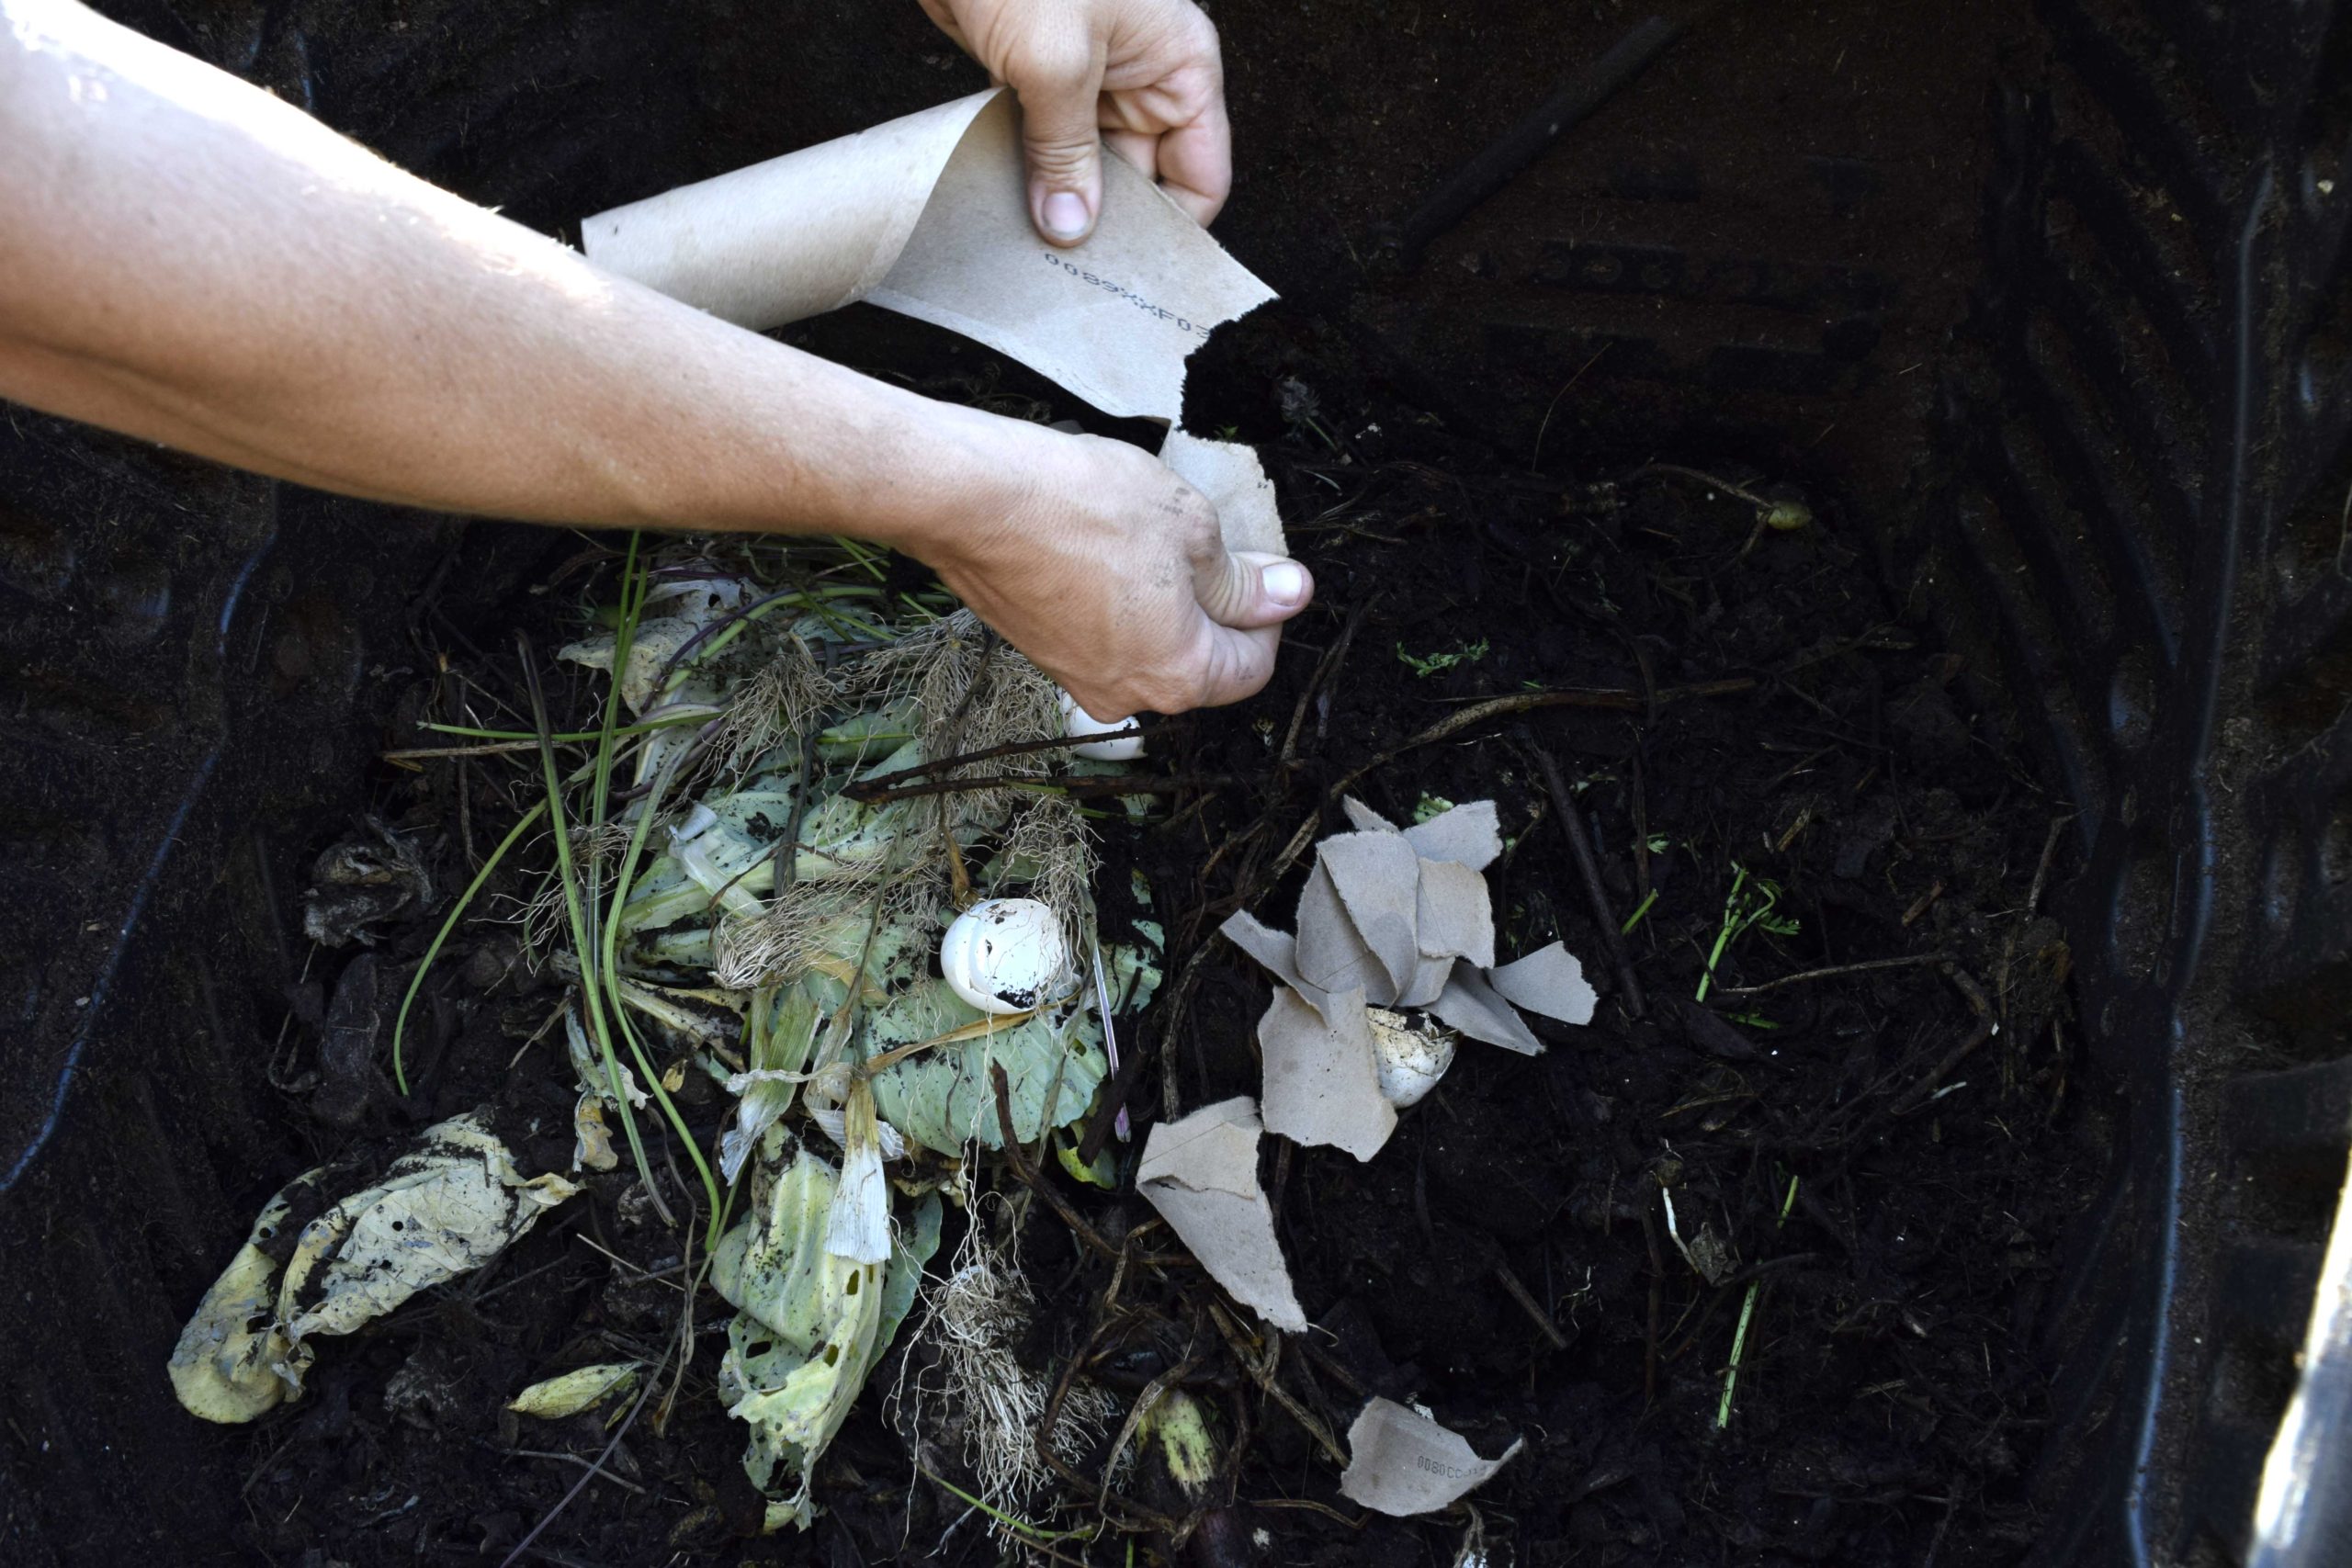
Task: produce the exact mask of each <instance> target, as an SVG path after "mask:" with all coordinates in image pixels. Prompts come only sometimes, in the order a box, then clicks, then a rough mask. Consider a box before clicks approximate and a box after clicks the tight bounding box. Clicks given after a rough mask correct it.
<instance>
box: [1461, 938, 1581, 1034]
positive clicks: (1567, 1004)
mask: <svg viewBox="0 0 2352 1568" xmlns="http://www.w3.org/2000/svg"><path fill="white" fill-rule="evenodd" d="M1487 979H1489V980H1491V981H1493V982H1494V986H1495V990H1496V992H1497V993H1498V995H1500V996H1501V997H1502V998H1503V999H1504V1000H1505V1001H1507V1002H1509V1003H1510V1004H1511V1006H1513V1007H1517V1008H1524V1009H1526V1010H1528V1011H1529V1012H1540V1013H1542V1014H1543V1015H1544V1017H1545V1018H1556V1019H1558V1020H1559V1021H1561V1022H1562V1023H1576V1024H1585V1023H1590V1022H1591V1021H1592V1010H1593V1008H1594V1007H1595V1005H1597V1004H1598V1003H1599V1001H1600V998H1599V997H1597V996H1595V995H1594V994H1593V989H1592V986H1591V983H1590V982H1589V981H1588V980H1586V979H1585V977H1584V965H1583V964H1580V963H1578V962H1577V958H1576V955H1575V954H1574V953H1570V952H1569V951H1568V950H1567V949H1566V947H1563V946H1562V945H1560V943H1558V942H1554V943H1552V945H1551V946H1549V947H1539V948H1537V949H1536V950H1535V951H1534V952H1532V953H1529V954H1528V955H1527V956H1526V957H1524V958H1521V959H1520V960H1518V961H1517V962H1516V963H1511V964H1504V965H1503V966H1502V967H1501V968H1499V969H1496V970H1494V971H1492V972H1491V973H1489V974H1488V975H1487Z"/></svg>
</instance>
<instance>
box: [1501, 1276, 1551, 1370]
mask: <svg viewBox="0 0 2352 1568" xmlns="http://www.w3.org/2000/svg"><path fill="white" fill-rule="evenodd" d="M1495 1278H1496V1279H1498V1280H1501V1281H1502V1282H1503V1289H1504V1290H1506V1291H1508V1292H1510V1299H1511V1300H1513V1301H1515V1302H1517V1303H1519V1307H1520V1310H1521V1312H1523V1313H1525V1314H1527V1316H1528V1320H1529V1321H1530V1322H1532V1323H1533V1324H1534V1325H1535V1326H1536V1327H1538V1328H1540V1329H1542V1330H1543V1331H1544V1338H1546V1339H1549V1340H1550V1341H1551V1342H1552V1348H1554V1349H1555V1350H1565V1349H1566V1348H1568V1339H1567V1336H1566V1335H1565V1334H1562V1333H1561V1332H1560V1326H1559V1325H1557V1324H1555V1323H1554V1322H1553V1321H1552V1314H1550V1313H1548V1312H1545V1311H1544V1306H1543V1303H1540V1302H1538V1301H1537V1300H1536V1299H1535V1298H1534V1297H1533V1296H1531V1295H1529V1294H1528V1293H1527V1287H1526V1286H1525V1285H1522V1284H1521V1283H1520V1282H1519V1276H1518V1275H1516V1274H1514V1273H1512V1272H1511V1271H1510V1264H1508V1263H1498V1264H1496V1265H1495Z"/></svg>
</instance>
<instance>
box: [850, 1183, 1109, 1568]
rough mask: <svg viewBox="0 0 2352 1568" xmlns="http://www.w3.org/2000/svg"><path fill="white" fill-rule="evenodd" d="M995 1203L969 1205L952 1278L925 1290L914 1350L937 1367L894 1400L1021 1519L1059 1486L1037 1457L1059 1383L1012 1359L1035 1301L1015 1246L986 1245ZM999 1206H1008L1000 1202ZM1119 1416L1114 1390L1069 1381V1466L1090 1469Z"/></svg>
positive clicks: (1058, 1438) (1058, 1435) (1065, 1432)
mask: <svg viewBox="0 0 2352 1568" xmlns="http://www.w3.org/2000/svg"><path fill="white" fill-rule="evenodd" d="M968 1180H969V1178H968V1177H967V1181H968ZM967 1190H968V1189H967ZM989 1201H990V1200H986V1199H979V1200H975V1201H973V1203H972V1207H971V1214H972V1225H971V1228H970V1230H968V1231H967V1233H966V1234H965V1237H964V1241H963V1245H962V1246H960V1247H957V1248H956V1257H955V1259H954V1261H953V1262H952V1263H951V1265H950V1266H949V1269H948V1272H947V1274H946V1276H945V1277H944V1279H940V1280H935V1281H934V1280H925V1282H924V1289H923V1297H922V1299H923V1304H924V1306H925V1307H926V1308H927V1309H928V1310H927V1313H926V1315H925V1317H924V1321H923V1326H922V1333H921V1334H920V1335H919V1336H918V1337H917V1341H916V1343H917V1345H918V1346H919V1347H921V1346H927V1347H928V1348H930V1349H931V1351H932V1353H933V1366H932V1367H931V1368H930V1369H929V1370H927V1371H924V1372H922V1373H919V1374H918V1373H910V1372H906V1371H902V1372H901V1374H900V1382H899V1387H898V1388H897V1389H896V1390H894V1391H893V1392H892V1393H891V1396H890V1397H891V1402H892V1403H893V1404H898V1403H899V1402H900V1401H905V1402H907V1407H908V1413H909V1416H910V1425H911V1428H912V1430H913V1431H914V1432H915V1433H916V1434H917V1435H918V1436H919V1437H920V1438H922V1439H924V1440H935V1441H938V1442H940V1443H941V1446H942V1447H944V1448H945V1449H946V1450H948V1451H950V1452H956V1451H959V1450H960V1452H961V1454H962V1457H963V1460H964V1462H965V1464H966V1466H967V1468H968V1469H969V1470H970V1472H971V1474H972V1478H973V1483H974V1487H975V1493H974V1495H976V1496H978V1498H979V1499H980V1501H982V1502H983V1503H985V1504H987V1505H988V1506H989V1507H991V1508H994V1509H997V1510H999V1511H1000V1512H1002V1513H1005V1514H1010V1515H1013V1516H1015V1517H1019V1516H1021V1515H1022V1514H1023V1511H1024V1510H1026V1509H1027V1508H1029V1507H1030V1506H1032V1505H1033V1504H1034V1502H1035V1499H1036V1498H1037V1497H1038V1495H1040V1493H1041V1492H1042V1491H1044V1490H1045V1489H1046V1487H1047V1486H1048V1485H1049V1484H1050V1483H1052V1482H1053V1480H1054V1472H1053V1471H1052V1470H1051V1468H1049V1467H1048V1466H1047V1465H1046V1462H1045V1461H1043V1460H1041V1459H1039V1458H1038V1457H1037V1450H1036V1442H1035V1433H1036V1431H1037V1428H1038V1427H1039V1426H1040V1425H1041V1424H1042V1423H1043V1422H1044V1420H1045V1418H1046V1405H1047V1404H1048V1403H1050V1402H1051V1401H1052V1399H1053V1396H1054V1385H1053V1382H1052V1381H1051V1380H1050V1379H1048V1378H1046V1377H1045V1376H1043V1375H1042V1374H1040V1373H1037V1372H1033V1371H1030V1370H1029V1369H1028V1368H1026V1367H1024V1366H1023V1365H1022V1364H1021V1363H1020V1361H1019V1360H1018V1359H1015V1358H1014V1356H1013V1354H1012V1345H1014V1344H1015V1343H1016V1342H1018V1341H1019V1340H1020V1338H1021V1337H1023V1335H1024V1334H1026V1333H1027V1332H1028V1328H1029V1323H1030V1317H1031V1314H1032V1313H1033V1312H1034V1311H1035V1305H1036V1303H1035V1299H1034V1298H1033V1297H1032V1296H1031V1294H1030V1292H1029V1286H1028V1282H1027V1281H1026V1280H1024V1279H1023V1277H1022V1274H1021V1269H1020V1262H1019V1256H1018V1252H1017V1249H1016V1247H1015V1246H1014V1244H1013V1242H1012V1240H1011V1239H1010V1238H1009V1237H1008V1239H1007V1240H1006V1241H1005V1242H1004V1243H1002V1244H1001V1245H997V1244H992V1243H990V1242H989V1240H988V1239H987V1237H986V1235H985V1233H986V1231H987V1229H988V1224H987V1221H986V1215H985V1214H984V1213H983V1210H984V1208H985V1207H986V1205H987V1203H988V1202H989ZM993 1201H995V1202H996V1203H997V1204H998V1206H999V1207H1001V1206H1002V1200H1001V1199H996V1200H993ZM916 1359H917V1358H915V1357H912V1356H910V1357H909V1358H908V1359H907V1361H906V1362H905V1363H904V1365H905V1366H907V1367H912V1366H913V1365H914V1364H915V1361H916ZM1118 1413H1119V1406H1118V1401H1117V1400H1116V1399H1114V1397H1113V1396H1112V1395H1111V1393H1109V1392H1108V1391H1106V1390H1105V1389H1103V1387H1102V1386H1101V1385H1099V1384H1097V1383H1093V1382H1088V1381H1087V1380H1086V1379H1084V1378H1077V1379H1073V1380H1072V1381H1071V1382H1070V1385H1069V1389H1068V1391H1067V1392H1065V1393H1063V1395H1062V1403H1061V1409H1060V1412H1059V1414H1058V1416H1057V1419H1056V1421H1055V1423H1054V1431H1053V1439H1052V1440H1053V1448H1054V1452H1055V1454H1056V1455H1057V1457H1058V1458H1059V1459H1060V1460H1061V1461H1062V1462H1063V1463H1065V1464H1069V1465H1071V1466H1077V1465H1080V1464H1083V1463H1085V1462H1086V1461H1087V1460H1088V1458H1089V1457H1090V1456H1091V1455H1092V1454H1093V1453H1094V1452H1095V1451H1096V1450H1098V1449H1099V1448H1100V1446H1101V1444H1102V1442H1103V1437H1104V1434H1105V1433H1106V1432H1108V1430H1109V1429H1110V1427H1111V1424H1112V1421H1113V1420H1114V1417H1116V1416H1117V1415H1118ZM992 1528H993V1527H992Z"/></svg>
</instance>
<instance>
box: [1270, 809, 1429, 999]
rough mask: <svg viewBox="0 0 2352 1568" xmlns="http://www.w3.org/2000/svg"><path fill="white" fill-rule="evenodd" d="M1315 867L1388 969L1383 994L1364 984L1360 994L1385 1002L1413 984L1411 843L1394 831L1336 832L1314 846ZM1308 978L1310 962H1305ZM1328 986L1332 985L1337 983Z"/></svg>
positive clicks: (1416, 866) (1415, 901) (1416, 953)
mask: <svg viewBox="0 0 2352 1568" xmlns="http://www.w3.org/2000/svg"><path fill="white" fill-rule="evenodd" d="M1315 859H1316V866H1317V870H1319V871H1322V872H1324V873H1327V874H1329V877H1330V884H1331V886H1332V887H1333V888H1334V889H1335V890H1336V891H1337V892H1338V893H1339V895H1340V904H1341V905H1342V906H1343V907H1344V908H1346V910H1347V918H1348V919H1349V921H1350V922H1351V923H1352V924H1353V925H1354V927H1355V933H1356V935H1357V936H1358V937H1360V938H1361V939H1363V944H1364V945H1365V946H1366V947H1368V948H1370V949H1372V951H1373V952H1374V953H1375V954H1376V955H1378V957H1379V959H1380V964H1381V967H1382V968H1384V969H1385V970H1387V971H1388V980H1389V984H1388V986H1387V987H1385V991H1386V996H1385V997H1383V996H1375V995H1374V991H1373V988H1372V987H1369V986H1367V987H1364V998H1365V999H1366V1000H1368V1001H1372V1002H1374V1003H1379V1002H1384V1001H1385V1000H1386V999H1387V998H1389V997H1394V996H1396V995H1397V993H1398V992H1399V991H1402V990H1403V989H1404V988H1405V987H1407V986H1409V985H1410V984H1412V980H1413V972H1414V970H1415V969H1417V968H1419V965H1420V961H1421V951H1420V944H1419V940H1418V939H1417V938H1416V936H1415V934H1414V932H1415V928H1416V927H1417V926H1418V925H1419V920H1420V886H1421V865H1420V861H1419V859H1418V858H1417V857H1416V856H1415V855H1414V853H1413V850H1412V846H1411V845H1409V844H1408V843H1407V842H1406V840H1404V839H1403V838H1402V837H1401V836H1399V835H1397V834H1395V833H1340V834H1337V835H1335V836H1333V837H1331V838H1329V839H1326V840H1323V842H1322V843H1321V844H1320V845H1318V846H1317V850H1316V857H1315ZM1299 916H1300V918H1299V927H1298V932H1299V942H1300V946H1301V947H1302V949H1304V947H1305V946H1306V942H1307V931H1306V899H1305V898H1304V897H1302V898H1301V899H1300V900H1299ZM1306 967H1307V974H1308V976H1309V977H1310V978H1312V977H1314V976H1315V965H1314V964H1312V963H1311V962H1310V963H1308V964H1307V966H1306ZM1329 988H1331V989H1337V988H1338V987H1329Z"/></svg>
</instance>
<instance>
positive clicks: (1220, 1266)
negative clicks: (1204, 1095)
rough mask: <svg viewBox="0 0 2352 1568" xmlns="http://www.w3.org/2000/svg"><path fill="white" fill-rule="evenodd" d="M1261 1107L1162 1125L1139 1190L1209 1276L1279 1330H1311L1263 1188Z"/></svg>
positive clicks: (1235, 1104) (1230, 1107) (1248, 1104)
mask: <svg viewBox="0 0 2352 1568" xmlns="http://www.w3.org/2000/svg"><path fill="white" fill-rule="evenodd" d="M1261 1131H1262V1129H1261V1127H1260V1125H1259V1122H1258V1107H1257V1105H1256V1104H1255V1103H1254V1102H1253V1101H1252V1100H1250V1097H1249V1096H1248V1095H1246V1094H1245V1095H1241V1096H1239V1097H1238V1098H1236V1099H1233V1100H1220V1101H1218V1102H1217V1103H1216V1104H1215V1105H1204V1106H1203V1107H1201V1109H1199V1110H1198V1111H1193V1113H1192V1114H1191V1115H1190V1116H1187V1117H1185V1118H1184V1119H1183V1120H1182V1121H1181V1122H1161V1123H1160V1124H1159V1125H1158V1126H1156V1127H1154V1128H1153V1129H1152V1130H1151V1136H1150V1137H1148V1139H1146V1140H1145V1141H1144V1145H1143V1161H1142V1163H1141V1164H1140V1165H1139V1166H1138V1167H1137V1168H1136V1190H1137V1191H1139V1192H1141V1193H1142V1194H1143V1195H1144V1197H1145V1199H1146V1200H1147V1201H1149V1202H1150V1204H1151V1206H1152V1207H1153V1208H1155V1209H1157V1210H1159V1213H1160V1216H1161V1217H1162V1218H1164V1219H1165V1220H1167V1222H1168V1223H1169V1224H1170V1226H1171V1227H1173V1228H1174V1230H1175V1232H1176V1234H1177V1235H1180V1236H1182V1238H1183V1240H1184V1245H1185V1246H1186V1247H1190V1248H1192V1251H1193V1257H1195V1258H1199V1259H1200V1260H1201V1267H1203V1268H1204V1269H1207V1270H1208V1271H1209V1274H1210V1277H1211V1278H1213V1279H1215V1280H1216V1282H1217V1283H1218V1284H1220V1285H1223V1286H1224V1287H1225V1288H1226V1290H1227V1291H1228V1292H1231V1293H1232V1296H1233V1299H1234V1300H1235V1301H1238V1302H1239V1303H1241V1304H1242V1305H1244V1306H1246V1307H1248V1308H1250V1311H1252V1312H1254V1313H1256V1314H1258V1315H1259V1316H1260V1317H1262V1318H1264V1319H1265V1320H1266V1321H1267V1322H1268V1323H1271V1324H1272V1325H1274V1326H1275V1327H1277V1328H1282V1329H1287V1330H1288V1331H1290V1332H1291V1333H1293V1334H1303V1333H1305V1332H1306V1313H1305V1312H1303V1311H1301V1310H1300V1308H1299V1304H1298V1297H1297V1295H1296V1293H1295V1292H1294V1291H1293V1290H1292V1288H1291V1282H1290V1267H1289V1265H1288V1264H1286V1263H1284V1262H1283V1252H1282V1247H1281V1244H1280V1243H1278V1242H1276V1241H1275V1239H1274V1215H1273V1211H1272V1208H1270V1207H1269V1206H1268V1205H1267V1202H1266V1194H1265V1190H1264V1189H1262V1188H1261V1187H1260V1186H1259V1185H1258V1138H1259V1134H1260V1133H1261Z"/></svg>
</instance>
